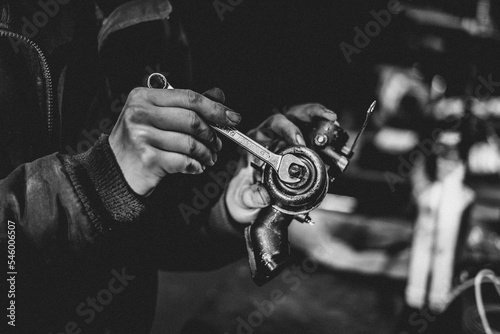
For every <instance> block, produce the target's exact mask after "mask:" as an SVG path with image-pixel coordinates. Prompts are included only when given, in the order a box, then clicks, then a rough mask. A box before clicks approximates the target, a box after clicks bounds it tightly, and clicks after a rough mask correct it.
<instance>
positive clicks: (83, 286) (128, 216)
mask: <svg viewBox="0 0 500 334" xmlns="http://www.w3.org/2000/svg"><path fill="white" fill-rule="evenodd" d="M214 175H216V174H215V173H214V171H211V172H209V173H205V175H203V176H200V177H199V178H196V177H194V178H195V180H194V181H193V182H195V184H196V185H198V187H197V188H196V187H195V188H191V187H190V186H189V184H190V182H191V179H192V178H193V176H183V175H175V176H174V175H170V176H168V177H167V178H166V179H165V180H164V182H163V183H162V184H160V185H159V186H158V187H157V189H156V190H155V192H154V194H153V195H152V196H151V197H150V198H149V197H148V198H144V197H141V196H138V195H137V194H135V193H134V192H133V191H132V190H131V188H130V187H129V186H128V184H127V183H126V181H125V179H124V176H123V174H122V172H121V170H120V167H119V165H118V164H117V162H116V160H115V157H114V155H113V152H112V151H111V148H110V147H109V143H108V137H107V136H102V137H101V138H100V140H99V141H98V142H97V143H96V144H95V146H94V147H93V148H91V149H90V150H89V151H88V152H86V153H83V154H80V155H76V156H72V157H71V156H64V155H58V154H53V155H50V156H46V157H43V158H41V159H39V160H36V161H34V162H33V163H29V164H25V165H22V166H20V167H19V168H17V169H16V170H15V171H14V172H12V173H11V174H10V175H9V176H8V177H7V178H6V179H4V180H2V181H0V194H1V195H0V235H1V236H2V238H1V239H0V249H2V253H3V254H5V255H6V256H3V257H2V259H3V260H4V261H6V260H7V261H9V260H12V261H13V262H11V263H10V264H9V266H10V265H12V267H10V268H8V269H9V270H7V271H6V270H2V273H1V275H2V277H1V280H2V282H5V281H6V280H7V279H11V281H12V279H13V280H14V281H15V284H14V285H12V284H10V285H9V284H7V285H6V286H5V285H2V287H4V286H5V288H2V290H3V291H2V292H1V293H2V296H7V295H8V294H9V291H12V292H13V293H14V296H12V298H11V297H9V298H7V299H6V298H2V303H4V304H3V305H2V307H4V308H3V309H4V310H5V309H6V308H8V307H11V306H10V305H11V304H10V303H12V302H14V306H15V311H14V313H13V314H14V316H15V317H14V318H12V317H11V318H8V317H7V318H5V316H4V317H3V318H4V320H5V319H6V320H7V321H12V319H14V320H15V321H14V322H13V323H11V324H15V326H16V328H15V329H16V330H17V332H19V333H61V332H62V333H80V331H79V330H81V333H148V332H149V331H150V326H151V323H152V320H153V316H154V310H155V306H156V293H157V270H158V269H167V270H204V269H211V268H217V267H219V266H222V265H224V264H226V263H228V262H229V261H232V260H235V259H237V258H239V257H240V256H242V255H243V254H244V253H245V247H244V240H243V238H242V233H241V232H242V227H240V226H238V225H235V224H233V222H231V220H230V219H229V218H228V215H227V211H226V208H225V203H224V201H223V200H220V198H221V197H222V196H221V195H222V193H223V186H224V184H223V183H221V182H218V183H217V182H216V181H215V180H216V179H217V178H216V179H214ZM217 180H218V181H221V180H222V179H217ZM208 184H210V187H209V188H211V189H212V191H211V192H210V195H208V193H206V192H204V190H203V189H204V186H206V185H208ZM216 184H220V187H219V188H218V189H219V191H218V193H217V192H215V191H213V189H216V188H217V186H216ZM207 189H208V188H207ZM200 194H201V195H200ZM203 194H206V196H204V195H203ZM212 194H215V196H212ZM197 196H198V197H197ZM208 197H211V198H208ZM200 199H201V200H202V201H200ZM205 200H206V201H205ZM201 204H204V205H201ZM185 208H188V209H187V211H185V210H184V211H183V209H185ZM186 212H188V213H189V214H186ZM12 231H13V232H12ZM12 240H13V241H12ZM11 244H13V245H14V246H13V247H12V246H9V245H11ZM9 249H14V251H11V252H10V253H9V251H8V250H9ZM6 253H7V254H6ZM9 255H10V256H9ZM8 272H12V273H14V274H8ZM4 275H6V277H5V276H4ZM8 282H10V281H8ZM9 289H10V290H9Z"/></svg>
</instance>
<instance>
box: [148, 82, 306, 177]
mask: <svg viewBox="0 0 500 334" xmlns="http://www.w3.org/2000/svg"><path fill="white" fill-rule="evenodd" d="M153 80H154V81H156V82H159V83H160V87H153V84H152V81H153ZM147 84H148V87H149V88H159V89H174V87H172V86H171V85H170V84H169V82H168V81H167V78H165V76H164V75H163V74H161V73H153V74H151V75H150V76H149V77H148V81H147ZM209 125H210V126H211V127H212V129H214V130H215V131H217V132H218V133H220V134H222V135H224V136H225V137H227V138H229V139H230V140H232V141H233V142H235V143H236V144H238V145H239V146H240V147H242V148H244V149H245V150H247V151H248V152H250V153H251V154H252V155H254V156H255V157H257V158H258V159H260V160H262V161H264V162H265V163H267V164H268V165H270V166H271V167H272V168H273V169H274V170H275V171H276V172H277V173H278V177H279V178H280V179H281V181H283V182H285V183H297V182H299V181H300V180H301V175H302V174H303V171H304V169H305V168H307V167H306V165H305V164H304V163H303V162H302V160H300V159H299V158H298V157H296V156H295V155H293V154H285V155H279V154H276V153H274V152H271V151H269V150H268V149H267V148H265V147H264V146H262V145H260V144H259V143H257V142H256V141H254V140H253V139H251V138H249V137H248V136H246V135H244V134H243V133H242V132H240V131H238V130H236V129H235V128H233V127H222V126H219V125H217V124H210V123H209Z"/></svg>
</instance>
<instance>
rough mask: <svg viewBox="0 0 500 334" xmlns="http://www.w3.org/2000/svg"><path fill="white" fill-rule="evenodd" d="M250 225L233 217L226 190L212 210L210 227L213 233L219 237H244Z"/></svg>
mask: <svg viewBox="0 0 500 334" xmlns="http://www.w3.org/2000/svg"><path fill="white" fill-rule="evenodd" d="M249 225H250V224H241V223H238V222H237V221H235V220H234V219H233V218H232V217H231V214H230V213H229V210H228V208H227V204H226V191H224V192H223V194H222V196H221V197H220V198H219V200H218V201H217V203H216V204H215V205H214V206H213V207H212V209H211V211H210V217H209V227H210V231H211V233H213V234H216V235H217V236H219V237H222V236H224V237H230V238H235V237H236V238H237V239H242V238H243V236H244V233H245V228H246V227H247V226H249Z"/></svg>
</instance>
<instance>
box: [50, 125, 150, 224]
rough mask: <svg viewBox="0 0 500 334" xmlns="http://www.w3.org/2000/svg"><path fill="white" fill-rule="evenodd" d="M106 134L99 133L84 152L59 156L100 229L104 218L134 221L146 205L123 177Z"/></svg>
mask: <svg viewBox="0 0 500 334" xmlns="http://www.w3.org/2000/svg"><path fill="white" fill-rule="evenodd" d="M108 137H109V136H107V135H101V137H100V138H99V140H98V141H97V142H96V144H95V145H94V146H93V147H92V148H90V149H89V150H88V151H87V152H85V153H81V154H78V155H75V156H66V155H60V156H59V158H60V159H61V161H62V163H63V165H64V167H65V169H66V172H67V173H68V175H69V178H70V179H71V181H72V183H73V186H74V188H75V190H76V192H77V194H78V196H79V197H80V199H81V200H82V202H83V205H84V207H85V210H86V211H87V213H88V215H89V217H90V218H91V220H92V221H93V222H94V223H95V225H96V226H97V227H98V229H100V230H101V229H102V228H103V226H102V225H101V223H102V222H103V221H107V220H108V219H106V218H110V219H111V220H112V221H115V222H125V223H130V222H134V221H136V220H137V219H138V218H139V217H140V215H141V213H142V212H143V211H144V210H145V207H146V205H145V200H144V198H142V197H141V196H139V195H137V194H136V193H135V192H134V191H133V190H132V188H130V186H129V185H128V183H127V181H126V180H125V177H124V175H123V173H122V171H121V169H120V166H119V165H118V162H117V161H116V158H115V156H114V154H113V151H112V150H111V147H110V146H109V141H108ZM99 225H101V226H99ZM99 227H100V228H99Z"/></svg>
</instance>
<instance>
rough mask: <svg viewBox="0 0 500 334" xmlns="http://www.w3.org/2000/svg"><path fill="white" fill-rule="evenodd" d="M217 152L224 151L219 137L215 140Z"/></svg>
mask: <svg viewBox="0 0 500 334" xmlns="http://www.w3.org/2000/svg"><path fill="white" fill-rule="evenodd" d="M215 150H216V151H220V150H222V140H220V138H219V137H216V140H215Z"/></svg>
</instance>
